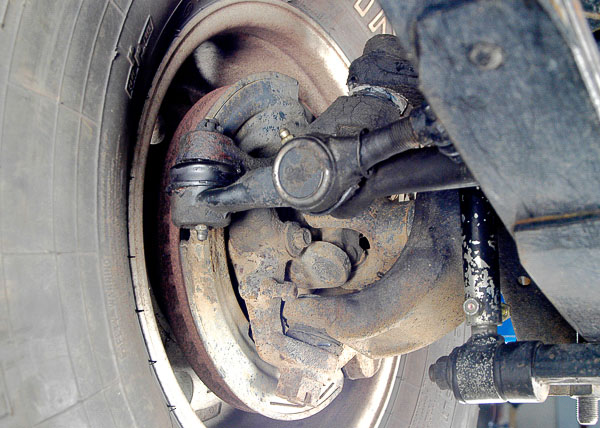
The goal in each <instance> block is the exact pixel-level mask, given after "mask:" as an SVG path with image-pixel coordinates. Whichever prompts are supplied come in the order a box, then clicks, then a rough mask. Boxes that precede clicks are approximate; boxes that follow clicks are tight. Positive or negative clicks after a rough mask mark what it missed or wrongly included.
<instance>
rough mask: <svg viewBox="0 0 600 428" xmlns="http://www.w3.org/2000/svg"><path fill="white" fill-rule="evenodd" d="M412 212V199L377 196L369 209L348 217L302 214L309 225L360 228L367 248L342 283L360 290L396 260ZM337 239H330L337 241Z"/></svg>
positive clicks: (403, 241)
mask: <svg viewBox="0 0 600 428" xmlns="http://www.w3.org/2000/svg"><path fill="white" fill-rule="evenodd" d="M413 212H414V201H407V202H402V203H399V202H398V201H390V200H388V199H378V200H376V201H374V202H373V203H372V204H371V206H370V207H369V208H368V209H366V210H364V211H363V212H362V213H360V214H359V215H357V216H356V217H352V218H349V219H339V218H335V217H332V216H329V215H328V216H313V215H305V216H304V219H305V220H306V222H307V223H308V224H309V225H310V226H311V227H315V228H319V229H325V230H331V229H334V230H343V229H349V230H353V231H356V232H360V233H361V234H362V235H363V236H365V237H366V238H367V239H368V241H369V246H370V248H369V249H368V250H367V251H366V255H365V256H364V257H363V259H362V260H361V261H360V263H355V267H354V270H353V272H352V274H351V276H350V278H349V280H348V281H347V282H346V283H345V284H343V285H342V287H343V288H345V289H348V290H361V289H363V288H365V287H366V286H368V285H370V284H373V283H375V282H377V281H379V280H380V279H381V278H382V277H383V275H384V274H385V273H386V272H387V271H388V270H389V269H390V268H391V267H392V265H393V264H394V263H395V262H396V260H398V257H399V256H400V253H401V252H402V249H403V248H404V246H405V245H406V242H407V240H408V236H409V234H410V230H411V225H412V219H413ZM328 236H330V234H328V233H327V232H325V234H324V238H323V239H324V240H325V241H327V240H328ZM336 241H337V240H333V241H331V242H333V243H335V244H338V242H336ZM349 253H350V252H349ZM350 255H352V254H350Z"/></svg>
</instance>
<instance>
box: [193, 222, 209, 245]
mask: <svg viewBox="0 0 600 428" xmlns="http://www.w3.org/2000/svg"><path fill="white" fill-rule="evenodd" d="M195 230H196V234H197V236H198V241H206V240H207V239H208V226H207V225H205V224H199V225H197V226H196V227H195Z"/></svg>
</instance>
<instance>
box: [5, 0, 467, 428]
mask: <svg viewBox="0 0 600 428" xmlns="http://www.w3.org/2000/svg"><path fill="white" fill-rule="evenodd" d="M191 28H194V29H195V30H194V31H190V29H191ZM382 31H388V32H389V31H391V26H390V25H389V23H387V21H386V19H385V15H383V13H382V12H381V8H380V7H379V6H378V5H377V4H376V3H375V2H374V1H371V0H369V1H366V0H365V1H354V0H352V1H343V2H336V3H332V2H327V1H325V0H322V1H321V0H317V1H308V0H306V1H291V2H281V1H278V0H252V1H242V0H239V1H219V2H205V1H182V2H174V1H167V0H130V1H128V0H111V1H98V0H89V1H85V0H83V1H75V0H73V1H66V0H65V1H48V2H44V3H43V4H42V3H39V2H32V1H18V0H11V1H9V2H5V3H4V4H0V52H1V53H2V54H3V55H2V57H3V58H4V60H3V61H2V64H1V65H0V82H1V88H2V91H1V92H0V93H1V94H2V95H1V98H2V102H1V103H0V118H1V119H0V124H1V125H0V127H1V132H2V134H1V135H2V137H1V140H0V166H1V168H0V207H2V209H0V249H1V254H0V284H1V286H2V290H1V291H2V292H1V293H0V317H1V319H0V350H1V351H0V355H1V357H0V363H1V364H0V426H2V427H7V428H8V427H25V426H39V427H71V426H73V427H88V426H89V427H112V426H115V427H121V426H123V427H135V426H140V427H168V426H182V427H184V428H188V427H195V426H202V422H201V420H202V419H204V420H205V422H206V424H207V425H211V426H244V427H249V426H292V425H296V424H297V426H329V425H334V424H336V425H337V424H340V423H341V424H342V425H347V426H360V427H364V426H381V427H385V426H387V427H400V426H406V427H409V426H412V427H425V426H435V427H440V426H448V427H451V426H452V427H464V426H470V425H472V424H474V420H475V413H474V410H473V409H471V408H468V407H465V406H462V405H459V404H457V403H456V402H455V401H454V400H453V399H452V398H451V396H450V394H449V393H442V392H440V391H439V390H437V389H436V387H435V385H433V384H432V383H431V382H429V380H428V378H427V376H426V370H427V367H428V365H429V364H430V363H432V362H434V361H435V360H436V358H437V357H438V356H440V355H442V354H446V353H448V352H449V351H450V349H452V347H454V346H455V345H456V344H459V343H462V341H464V339H465V333H464V328H460V329H459V330H457V331H455V332H454V333H453V334H451V335H449V336H447V337H446V338H444V339H442V340H440V341H439V342H436V343H435V344H433V345H431V346H429V347H428V348H426V349H422V350H420V351H417V352H415V353H411V354H409V355H407V356H404V357H401V358H398V359H390V360H387V361H385V362H384V363H383V365H382V369H380V371H379V374H378V375H377V376H375V377H374V378H372V379H367V380H357V381H346V386H345V387H344V389H343V392H342V394H341V395H340V396H339V397H338V398H337V399H336V400H335V401H334V402H333V403H332V404H331V405H329V406H327V407H326V408H325V409H324V410H322V411H320V412H319V413H317V414H316V415H314V416H311V417H309V418H308V419H303V420H300V421H298V422H279V421H276V420H273V419H269V418H266V417H264V416H262V415H258V414H256V413H248V412H244V411H241V410H237V409H235V408H234V407H232V406H231V405H230V404H227V403H226V402H223V401H222V400H221V399H219V398H217V396H215V394H214V393H213V392H210V391H208V392H206V390H205V391H204V392H205V393H204V395H202V396H200V395H201V394H200V395H199V394H198V390H199V387H200V386H201V385H202V383H201V381H206V379H200V378H199V377H198V376H197V374H196V373H195V372H193V370H192V372H190V371H189V364H187V363H186V362H185V358H184V357H183V356H182V355H181V351H180V346H178V345H177V344H175V343H174V341H173V340H172V336H170V334H171V327H172V326H171V325H169V324H170V323H169V320H167V319H166V318H164V317H163V315H162V313H161V310H160V309H161V308H164V306H165V303H164V302H162V300H163V299H162V297H161V296H159V295H158V294H159V293H157V296H156V297H157V299H158V300H159V301H160V302H157V301H156V300H155V296H154V295H153V294H152V290H153V285H154V283H156V282H158V281H157V280H155V278H156V274H157V272H156V270H157V266H159V265H160V263H156V264H154V263H153V262H152V260H153V259H152V258H151V257H152V251H151V248H148V247H147V246H148V245H153V244H155V243H156V240H155V235H154V234H153V233H152V231H151V227H150V226H151V225H152V224H154V223H152V220H149V219H148V217H146V216H145V214H146V213H148V212H152V210H153V209H156V206H155V205H153V203H152V201H149V199H148V197H147V193H145V192H147V189H149V188H152V186H156V185H158V183H159V181H160V173H158V172H157V171H158V168H159V165H158V164H157V163H156V162H159V160H158V159H161V155H160V154H161V153H162V155H163V158H164V155H165V151H166V147H167V146H168V144H167V143H166V142H162V143H160V139H161V137H160V136H161V134H162V135H167V136H168V135H169V134H172V133H173V132H174V129H172V128H170V127H169V126H170V125H169V123H170V121H171V120H172V119H173V118H181V117H182V116H183V114H184V113H185V111H186V110H187V109H188V108H190V107H191V105H192V104H193V103H194V102H195V101H196V100H197V99H199V98H200V97H201V96H202V95H204V93H205V92H206V88H214V87H219V86H224V85H231V84H233V83H234V82H235V81H237V80H238V79H240V78H243V77H245V76H247V75H249V74H252V73H255V72H258V71H279V72H282V73H286V74H290V75H292V76H293V77H294V78H296V79H297V80H298V81H299V83H300V88H301V97H302V98H303V99H304V100H306V103H307V105H308V108H309V110H310V111H311V112H312V113H314V114H315V115H318V114H319V113H320V112H322V111H323V110H324V109H325V107H326V106H327V105H328V104H329V103H331V102H332V101H333V100H334V99H335V97H337V96H338V95H339V94H340V93H341V91H343V89H344V85H345V79H346V71H345V70H346V68H347V66H348V64H349V60H351V59H353V58H355V57H357V56H359V55H360V53H361V50H362V47H363V45H364V43H365V41H366V40H367V39H368V38H369V37H370V36H371V35H372V34H373V33H376V32H382ZM285 35H287V36H288V39H286V38H285V37H282V36H285ZM288 42H289V43H288ZM220 43H223V44H224V45H226V46H230V47H233V48H232V50H231V51H227V52H224V53H223V50H222V49H221V47H222V46H220ZM200 45H202V47H201V48H200V49H197V48H198V47H199V46H200ZM190 55H191V56H190ZM165 58H166V59H167V61H168V64H167V63H166V62H165ZM186 59H187V61H186ZM194 59H195V61H194ZM194 67H195V68H194ZM198 69H199V70H200V74H199V75H200V76H201V80H202V82H201V83H202V85H201V88H200V89H199V87H198V85H195V84H193V83H194V82H197V81H198V79H195V80H194V79H192V80H193V82H191V83H190V79H189V76H190V74H193V75H197V73H198V71H197V70H198ZM161 73H162V74H161ZM194 73H196V74H194ZM172 82H176V83H177V85H174V86H173V85H171V83H172ZM168 88H170V89H169V91H167V89H168ZM202 91H204V92H202ZM163 103H166V104H171V105H174V106H177V108H173V109H171V110H170V111H168V112H166V113H165V116H164V117H163V120H164V121H165V126H164V128H163V129H161V127H160V125H156V126H155V123H156V120H155V119H156V117H157V115H158V113H159V109H160V107H161V105H162V104H163ZM166 104H165V105H166ZM169 115H171V116H169ZM153 131H155V136H154V139H153V137H152V132H153ZM163 139H165V140H168V138H165V137H164V136H163ZM151 141H152V142H154V143H160V144H157V145H156V147H152V148H151V147H150V142H151ZM151 152H153V153H151ZM145 194H146V198H144V195H145ZM155 202H156V201H155ZM149 279H150V281H149ZM159 303H160V305H159ZM171 321H172V320H171ZM179 345H181V344H179ZM194 391H196V392H194ZM365 396H369V397H371V399H370V400H365ZM190 399H192V403H190V402H189V400H190ZM194 400H196V401H194ZM202 400H204V401H202ZM199 401H202V403H203V404H202V405H198V402H199ZM226 401H227V400H226ZM242 404H243V403H242ZM239 407H243V405H242V406H239Z"/></svg>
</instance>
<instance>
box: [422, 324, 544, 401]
mask: <svg viewBox="0 0 600 428" xmlns="http://www.w3.org/2000/svg"><path fill="white" fill-rule="evenodd" d="M540 346H541V344H540V343H539V342H513V343H507V344H505V343H503V340H502V339H501V338H498V337H497V336H495V335H491V334H488V335H474V336H472V337H471V338H470V339H469V340H468V341H467V343H465V344H464V345H462V346H459V347H457V348H455V349H454V350H453V351H452V353H451V354H450V355H449V356H447V357H441V358H440V359H438V360H437V361H436V363H435V364H433V365H431V366H430V367H429V377H430V379H431V380H432V381H433V382H435V383H436V384H437V385H438V387H439V388H441V389H442V390H451V391H452V392H453V393H454V396H455V397H456V398H457V400H459V401H461V402H463V403H468V404H476V403H501V402H505V401H510V402H512V403H528V402H541V401H544V400H545V399H546V397H547V396H548V393H549V387H548V384H547V383H544V382H543V381H542V379H539V378H537V377H536V376H535V373H534V370H535V367H536V364H537V359H536V357H537V351H538V348H539V347H540Z"/></svg>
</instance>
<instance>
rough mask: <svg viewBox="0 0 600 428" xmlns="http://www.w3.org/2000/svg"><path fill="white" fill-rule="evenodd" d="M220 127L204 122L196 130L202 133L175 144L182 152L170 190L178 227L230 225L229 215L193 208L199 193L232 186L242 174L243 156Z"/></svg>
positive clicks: (193, 134) (173, 174) (204, 208)
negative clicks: (218, 128)
mask: <svg viewBox="0 0 600 428" xmlns="http://www.w3.org/2000/svg"><path fill="white" fill-rule="evenodd" d="M208 124H210V126H208ZM217 127H218V123H217V122H209V121H208V120H206V119H204V120H203V121H201V122H200V124H199V125H198V127H197V128H196V129H202V130H197V131H192V132H189V133H186V134H185V135H183V136H182V137H181V140H180V141H178V142H176V143H175V144H178V147H179V150H178V154H177V159H176V160H175V165H174V166H173V167H171V170H170V184H169V187H168V189H167V191H168V192H169V194H170V195H171V210H172V215H171V217H172V220H173V222H174V223H175V225H176V226H178V227H185V228H188V229H189V228H193V227H195V226H202V227H206V225H207V224H209V225H211V226H213V227H224V226H226V225H227V224H229V216H228V215H227V213H219V212H216V211H213V210H211V209H210V208H206V207H203V208H201V209H190V207H191V206H193V205H194V202H195V200H196V199H197V197H198V195H199V194H200V193H202V192H204V191H205V190H207V189H211V188H214V187H223V186H226V185H228V184H230V183H231V182H233V181H234V180H235V179H236V178H237V177H238V176H239V175H240V173H241V171H242V170H241V162H242V159H243V158H244V156H241V155H240V154H239V149H238V148H237V147H236V146H235V144H234V143H233V141H232V140H231V139H230V138H228V137H226V136H225V135H223V133H222V132H219V131H218V130H217ZM221 131H222V129H221ZM204 230H206V229H204ZM203 235H204V234H203Z"/></svg>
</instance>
